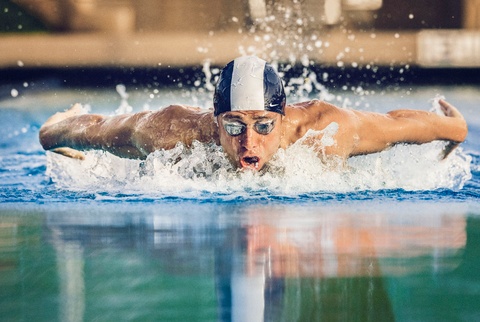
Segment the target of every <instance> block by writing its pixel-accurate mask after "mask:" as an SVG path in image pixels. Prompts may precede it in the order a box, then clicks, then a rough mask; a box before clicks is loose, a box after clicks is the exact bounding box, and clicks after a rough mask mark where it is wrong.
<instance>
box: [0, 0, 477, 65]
mask: <svg viewBox="0 0 480 322" xmlns="http://www.w3.org/2000/svg"><path fill="white" fill-rule="evenodd" d="M244 53H253V54H257V55H260V56H263V57H264V58H267V59H276V60H279V61H282V60H295V59H299V60H300V57H302V55H303V56H308V59H310V60H311V61H312V62H316V63H321V64H324V65H327V66H344V65H345V64H347V65H349V66H350V65H352V64H353V65H354V66H358V65H369V64H374V65H378V66H404V65H405V64H409V65H410V66H421V67H426V68H431V67H442V68H444V67H452V68H459V67H460V68H472V67H473V68H477V67H479V66H480V0H455V1H453V0H403V1H401V2H399V1H397V0H296V1H295V0H294V1H291V0H290V1H287V0H239V1H230V0H201V1H199V0H162V1H160V0H41V1H39V0H0V68H2V67H3V68H9V67H16V66H19V65H22V66H30V67H72V66H93V67H95V66H147V67H154V66H188V65H197V64H202V63H204V62H205V61H206V60H209V61H211V62H212V63H215V64H223V63H225V62H227V61H229V60H231V59H232V58H234V57H235V56H238V55H239V54H244ZM339 62H341V63H340V64H339Z"/></svg>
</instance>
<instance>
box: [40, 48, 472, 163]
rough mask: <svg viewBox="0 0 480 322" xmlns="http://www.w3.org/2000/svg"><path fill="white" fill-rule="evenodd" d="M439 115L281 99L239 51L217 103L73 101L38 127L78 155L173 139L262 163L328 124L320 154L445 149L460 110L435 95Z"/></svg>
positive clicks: (50, 145)
mask: <svg viewBox="0 0 480 322" xmlns="http://www.w3.org/2000/svg"><path fill="white" fill-rule="evenodd" d="M439 104H440V107H441V109H442V112H443V114H444V115H437V114H435V113H433V112H426V111H418V110H396V111H391V112H388V113H386V114H380V113H374V112H364V111H355V110H349V109H344V108H338V107H335V106H333V105H331V104H329V103H326V102H323V101H319V100H312V101H308V102H303V103H297V104H293V105H286V98H285V92H284V88H283V84H282V80H281V79H280V77H279V76H278V74H277V73H276V71H275V70H274V69H273V67H272V66H271V65H270V64H268V63H267V62H265V61H264V60H262V59H260V58H257V57H255V56H244V57H239V58H236V59H235V60H233V61H232V62H230V63H229V64H227V65H226V66H225V68H224V69H223V70H222V72H221V74H220V77H219V79H218V82H217V85H216V88H215V94H214V104H213V105H214V109H213V111H212V110H206V109H200V108H194V107H188V106H183V105H171V106H168V107H166V108H163V109H161V110H158V111H144V112H140V113H136V114H125V115H118V116H110V117H106V116H102V115H96V114H84V111H83V108H82V107H81V106H80V105H79V104H76V105H74V106H73V107H72V108H71V109H69V110H68V111H66V112H62V113H57V114H55V115H53V116H52V117H50V118H49V119H48V120H47V121H46V122H45V124H43V126H42V127H41V129H40V142H41V144H42V146H43V148H44V149H45V150H51V151H53V152H57V153H60V154H64V155H66V156H69V157H74V158H79V159H83V153H82V152H81V150H91V149H101V150H105V151H108V152H110V153H113V154H115V155H117V156H120V157H125V158H139V159H143V158H146V157H147V155H148V154H150V153H152V152H154V151H156V150H161V149H165V150H168V149H172V148H174V147H175V145H176V144H177V143H178V142H181V143H183V144H185V145H186V146H190V145H191V144H192V142H193V141H195V140H196V141H199V142H203V143H209V142H213V143H215V144H217V145H218V144H220V145H221V146H222V148H223V150H224V152H225V154H226V156H227V157H228V158H229V160H230V161H231V162H232V164H233V165H235V166H236V167H238V168H241V169H252V170H260V169H262V168H263V167H264V166H265V164H267V163H268V161H269V160H270V159H271V158H272V157H273V155H274V154H275V153H276V152H277V151H278V149H286V148H288V147H289V146H290V145H291V144H293V143H295V142H296V141H297V140H299V139H300V138H302V137H304V136H305V135H306V134H307V132H308V131H310V130H312V131H314V132H310V133H309V135H310V136H309V139H308V140H306V141H305V142H306V144H308V143H309V144H312V146H313V145H314V146H318V144H315V143H316V142H317V143H318V142H322V141H321V140H322V138H323V136H324V135H326V134H325V132H324V131H323V130H324V129H325V128H326V127H327V126H328V125H330V124H335V125H336V126H335V129H336V132H335V133H334V135H333V142H330V143H329V144H321V147H320V148H319V151H318V154H319V157H322V158H323V157H326V156H338V157H340V158H343V159H346V158H348V157H351V156H355V155H362V154H368V153H375V152H380V151H382V150H385V149H387V148H389V147H391V146H393V145H395V144H399V143H409V144H422V143H428V142H431V141H434V140H444V141H447V142H448V144H447V146H446V147H445V149H444V151H443V156H444V157H446V156H447V155H448V154H449V153H450V152H451V151H452V150H453V149H454V148H456V147H457V146H458V144H460V143H461V142H463V141H464V140H465V137H466V136H467V132H468V130H467V124H466V122H465V120H464V118H463V116H462V114H461V113H460V112H459V111H458V110H457V109H456V108H455V107H453V106H452V105H450V104H449V103H447V102H445V101H443V100H440V101H439Z"/></svg>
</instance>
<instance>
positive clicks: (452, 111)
mask: <svg viewBox="0 0 480 322" xmlns="http://www.w3.org/2000/svg"><path fill="white" fill-rule="evenodd" d="M438 103H439V105H440V108H441V109H442V112H443V114H444V115H445V116H447V117H453V118H458V119H461V120H463V121H464V123H465V119H464V118H463V115H462V113H460V111H458V109H457V108H456V107H455V106H453V105H451V104H450V103H448V102H446V101H445V100H443V99H441V100H439V101H438ZM465 126H466V125H465ZM460 143H461V142H454V141H448V143H447V145H446V146H445V147H444V148H443V151H442V153H441V154H440V158H441V159H445V158H446V157H447V156H448V155H449V154H450V153H451V152H452V151H453V150H455V148H456V147H457V146H458V145H459V144H460Z"/></svg>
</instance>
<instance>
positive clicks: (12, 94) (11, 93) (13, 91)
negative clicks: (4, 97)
mask: <svg viewBox="0 0 480 322" xmlns="http://www.w3.org/2000/svg"><path fill="white" fill-rule="evenodd" d="M10 95H11V96H12V97H17V96H18V90H16V89H15V88H12V90H11V91H10Z"/></svg>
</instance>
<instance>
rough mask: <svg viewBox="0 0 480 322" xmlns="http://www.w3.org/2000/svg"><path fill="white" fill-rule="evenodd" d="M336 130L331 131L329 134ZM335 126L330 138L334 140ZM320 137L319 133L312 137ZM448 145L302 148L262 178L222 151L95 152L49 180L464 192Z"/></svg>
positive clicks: (195, 194)
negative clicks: (358, 151)
mask: <svg viewBox="0 0 480 322" xmlns="http://www.w3.org/2000/svg"><path fill="white" fill-rule="evenodd" d="M332 129H333V130H332ZM334 129H335V124H332V125H331V126H330V128H328V129H326V131H325V133H331V134H334V133H335V131H334ZM311 134H316V133H311ZM443 146H444V143H443V142H432V143H429V144H424V145H421V146H420V145H398V146H395V147H393V148H391V149H390V150H388V151H383V152H380V153H375V154H371V155H366V156H357V157H353V158H350V159H349V160H348V162H347V164H346V165H345V164H343V163H342V162H340V161H338V160H330V161H329V162H325V161H322V160H321V159H320V158H318V156H317V153H316V152H315V151H314V149H313V148H311V147H308V146H306V145H304V144H302V141H299V142H297V143H296V144H294V145H292V146H291V147H289V148H288V149H286V150H279V151H278V153H277V154H276V155H275V157H274V158H273V160H272V161H271V162H270V166H269V169H268V171H265V172H264V173H253V172H250V171H247V172H243V171H238V170H236V169H234V168H233V167H232V166H231V164H230V163H229V161H228V160H227V159H226V158H225V156H224V154H223V151H222V149H221V147H218V146H215V145H212V144H201V143H198V142H197V143H195V144H194V145H193V147H192V148H191V149H188V148H185V147H184V146H183V145H181V144H178V145H177V146H176V147H175V148H174V149H172V150H169V151H156V152H155V153H153V154H151V155H150V156H149V157H148V158H147V159H146V160H145V161H139V160H130V159H121V158H118V157H116V156H113V155H111V154H109V153H106V152H100V151H90V152H87V153H86V159H85V160H84V161H79V160H74V159H69V158H66V157H63V156H60V155H56V154H53V153H48V154H47V174H48V175H49V176H50V177H51V178H52V180H53V181H54V182H55V183H56V184H57V185H58V186H59V187H61V188H65V189H68V190H83V191H88V192H94V193H95V192H96V193H100V192H107V193H109V194H117V193H120V194H144V195H153V196H159V197H164V196H177V197H182V198H199V197H201V196H205V195H207V196H208V195H211V194H215V195H216V196H219V197H222V198H231V197H237V196H243V197H245V196H246V197H251V196H265V195H267V196H272V195H275V196H276V195H278V196H298V195H301V194H309V193H316V192H322V191H328V192H342V193H343V192H353V191H362V190H380V189H405V190H413V191H415V190H433V189H438V188H447V189H453V190H456V189H461V188H462V187H463V185H464V183H465V182H466V181H467V180H469V179H470V178H471V176H472V175H471V170H470V163H471V157H470V156H468V155H466V154H465V153H463V151H462V150H461V148H458V149H457V150H455V151H454V152H453V153H452V154H451V155H450V156H449V157H448V158H447V159H445V160H439V154H440V151H441V149H442V147H443Z"/></svg>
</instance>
